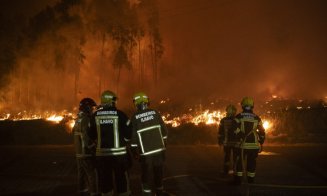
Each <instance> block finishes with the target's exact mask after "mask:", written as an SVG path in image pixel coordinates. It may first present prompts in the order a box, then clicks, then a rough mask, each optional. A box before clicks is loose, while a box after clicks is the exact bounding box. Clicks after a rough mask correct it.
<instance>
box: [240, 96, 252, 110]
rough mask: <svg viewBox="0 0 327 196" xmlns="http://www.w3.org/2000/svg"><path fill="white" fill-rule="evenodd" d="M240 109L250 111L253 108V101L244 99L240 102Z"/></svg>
mask: <svg viewBox="0 0 327 196" xmlns="http://www.w3.org/2000/svg"><path fill="white" fill-rule="evenodd" d="M241 105H242V108H246V109H252V108H253V107H254V101H253V99H252V98H251V97H244V98H243V99H242V102H241Z"/></svg>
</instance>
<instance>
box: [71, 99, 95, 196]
mask: <svg viewBox="0 0 327 196" xmlns="http://www.w3.org/2000/svg"><path fill="white" fill-rule="evenodd" d="M95 106H96V103H95V102H94V100H93V99H91V98H84V99H82V100H81V101H80V104H79V113H78V117H77V119H76V121H75V125H74V127H73V133H74V146H75V152H76V159H77V176H78V192H79V194H80V195H88V192H89V193H90V194H91V195H96V194H97V183H96V182H97V172H96V167H95V141H94V140H92V139H91V138H90V137H89V132H90V118H91V115H92V111H93V107H95Z"/></svg>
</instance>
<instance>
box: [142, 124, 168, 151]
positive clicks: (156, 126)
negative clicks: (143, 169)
mask: <svg viewBox="0 0 327 196" xmlns="http://www.w3.org/2000/svg"><path fill="white" fill-rule="evenodd" d="M156 128H158V129H159V133H160V136H161V140H162V144H164V141H163V138H162V134H161V126H160V125H154V126H151V127H146V128H143V129H139V130H137V131H136V132H137V134H138V138H139V142H140V145H141V151H142V154H144V146H143V142H142V138H141V133H142V132H144V131H149V130H152V129H156Z"/></svg>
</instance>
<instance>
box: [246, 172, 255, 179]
mask: <svg viewBox="0 0 327 196" xmlns="http://www.w3.org/2000/svg"><path fill="white" fill-rule="evenodd" d="M247 176H249V177H252V178H253V177H254V176H255V173H254V172H247Z"/></svg>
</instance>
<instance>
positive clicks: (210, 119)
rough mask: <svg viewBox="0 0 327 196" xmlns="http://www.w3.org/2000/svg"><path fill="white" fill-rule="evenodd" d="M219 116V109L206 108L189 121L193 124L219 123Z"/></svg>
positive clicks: (220, 116)
mask: <svg viewBox="0 0 327 196" xmlns="http://www.w3.org/2000/svg"><path fill="white" fill-rule="evenodd" d="M221 118H222V115H221V113H220V111H213V112H209V110H206V111H204V112H203V113H202V114H199V115H197V116H195V117H194V118H193V119H192V121H191V122H192V123H194V124H195V125H198V124H200V123H205V124H206V125H211V124H219V122H220V119H221Z"/></svg>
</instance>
